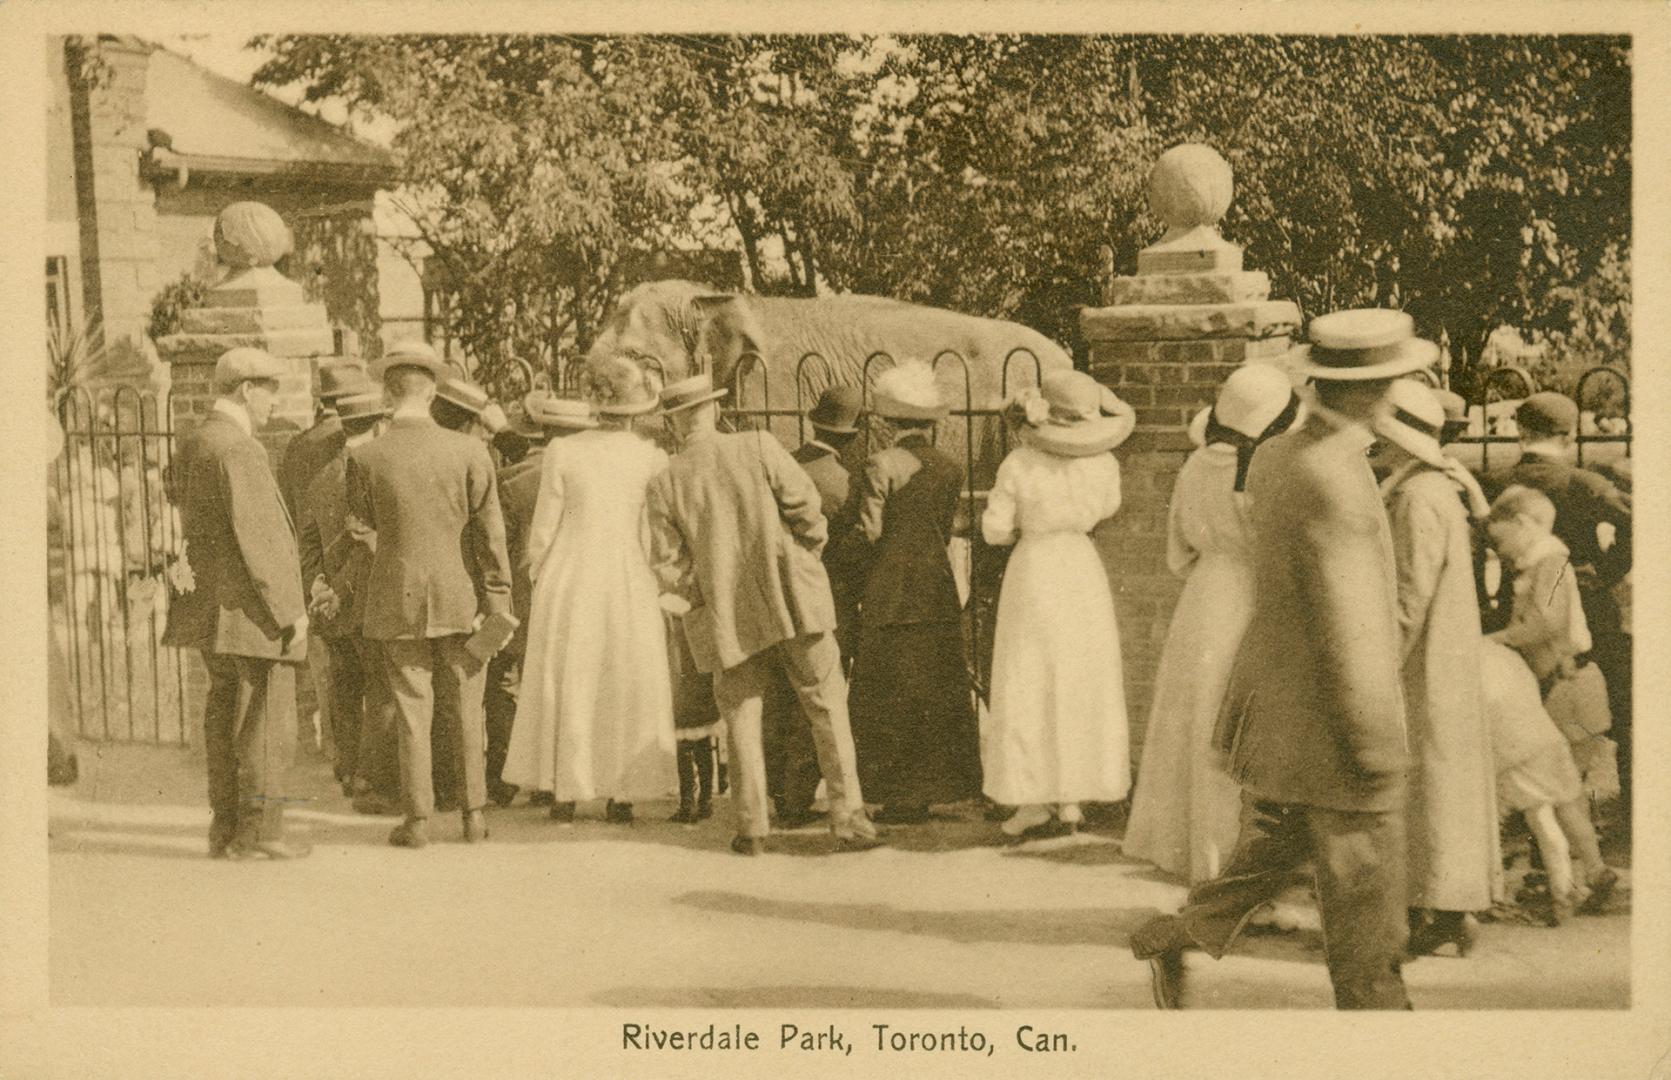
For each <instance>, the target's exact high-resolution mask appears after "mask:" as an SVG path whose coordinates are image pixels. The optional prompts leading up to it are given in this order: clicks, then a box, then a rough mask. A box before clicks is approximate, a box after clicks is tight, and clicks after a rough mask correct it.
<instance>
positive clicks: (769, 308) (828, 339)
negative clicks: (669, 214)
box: [586, 280, 1073, 490]
mask: <svg viewBox="0 0 1671 1080" xmlns="http://www.w3.org/2000/svg"><path fill="white" fill-rule="evenodd" d="M948 349H950V350H954V351H956V352H957V353H958V354H960V355H961V356H962V357H963V359H964V360H965V361H967V363H968V369H969V386H968V390H969V393H968V397H967V399H966V398H965V392H964V379H963V368H962V365H960V364H959V363H958V362H957V360H956V359H955V358H953V357H950V356H946V357H943V358H942V359H941V360H940V361H939V363H938V364H937V366H936V373H937V376H938V378H939V380H940V385H941V387H942V390H943V391H944V393H945V397H946V400H947V401H948V402H949V403H950V404H951V407H952V408H953V409H963V408H965V402H966V400H967V401H968V402H970V403H972V405H973V407H974V408H975V409H992V408H997V407H998V406H1000V405H1001V404H1002V402H1003V399H1004V395H1005V393H1006V392H1007V393H1009V394H1014V393H1015V392H1016V391H1017V390H1019V389H1021V388H1023V387H1026V386H1030V385H1034V384H1035V382H1036V381H1037V379H1038V378H1039V377H1040V376H1041V375H1042V374H1045V373H1048V372H1051V371H1056V370H1066V369H1070V368H1072V367H1073V361H1072V359H1071V358H1070V357H1069V356H1068V354H1067V352H1066V351H1064V350H1063V349H1062V347H1061V346H1059V345H1057V344H1056V343H1055V342H1053V341H1051V340H1050V339H1049V338H1047V337H1045V336H1044V335H1043V334H1040V333H1038V332H1037V331H1035V330H1032V329H1030V328H1028V327H1025V326H1021V325H1019V324H1017V323H1012V322H1005V321H1002V320H999V319H986V318H980V317H978V316H974V315H964V314H961V313H958V312H954V311H946V310H944V309H941V308H933V307H925V306H923V305H920V304H911V303H906V302H904V301H900V300H892V299H888V298H885V297H880V296H852V295H849V296H825V297H812V298H790V297H772V296H756V295H752V294H748V293H734V292H725V291H722V290H719V289H716V288H713V287H711V286H708V285H703V284H700V283H697V282H693V281H674V280H670V281H653V282H649V283H647V284H643V285H639V286H636V287H635V288H633V289H631V290H630V291H628V292H627V293H626V294H625V295H624V296H622V298H621V300H620V302H619V303H618V304H617V305H616V307H615V308H614V310H613V311H612V312H611V313H610V314H609V316H608V317H607V318H606V319H605V321H604V324H603V327H602V330H601V331H600V333H599V334H598V336H597V338H596V339H595V340H594V341H593V343H592V346H591V348H590V350H588V352H587V354H586V362H587V363H588V364H590V363H596V362H598V361H601V360H602V359H604V358H606V357H610V356H617V355H628V356H633V357H636V358H639V359H640V361H641V362H643V363H645V364H649V363H650V362H651V361H650V359H649V358H654V362H655V364H658V365H659V366H660V368H661V372H662V376H663V378H664V379H666V380H667V381H668V382H672V381H674V380H676V379H681V378H684V377H686V376H688V375H691V374H694V373H696V372H699V371H707V372H709V373H710V374H711V375H712V376H713V379H714V384H715V385H716V386H728V387H730V388H731V398H730V399H729V400H728V401H727V402H725V404H726V405H727V406H728V407H730V408H741V409H762V408H770V409H772V410H782V415H781V416H777V417H774V418H772V420H771V421H770V422H769V427H770V429H771V430H772V431H773V432H774V433H775V434H777V435H778V436H779V437H780V438H784V439H785V441H787V442H788V444H789V446H790V447H791V449H793V448H794V447H796V446H798V445H799V444H800V442H801V439H802V436H803V432H802V425H801V424H800V423H798V422H797V420H796V419H795V417H794V415H793V414H794V413H795V411H796V410H797V409H799V410H802V411H804V410H806V409H809V408H811V407H812V405H813V403H814V402H816V401H817V399H818V395H819V394H820V393H822V392H823V390H824V389H825V387H827V386H829V385H831V384H832V383H838V384H846V385H859V384H860V382H861V380H862V377H863V374H864V368H865V360H866V358H867V357H869V356H871V355H872V354H873V353H877V352H882V353H886V354H888V357H890V358H891V360H892V361H893V362H900V361H905V360H907V359H917V360H923V361H929V362H932V361H934V358H935V357H936V356H937V355H940V354H941V353H943V352H944V351H945V350H948ZM1017 349H1019V350H1022V351H1021V352H1018V353H1016V355H1015V358H1014V359H1013V360H1012V361H1010V363H1009V374H1008V379H1007V386H1006V385H1005V383H1006V379H1005V375H1004V366H1005V358H1006V357H1007V356H1009V355H1010V354H1011V352H1012V351H1014V350H1017ZM809 353H816V354H817V356H818V357H822V361H820V360H819V359H818V358H816V357H814V358H810V359H807V360H806V362H805V363H804V364H802V358H803V357H805V356H806V355H807V354H809ZM1034 357H1036V358H1037V365H1036V367H1035V364H1034V362H1033V358H1034ZM889 363H890V360H889V359H888V358H883V357H877V358H876V359H875V360H874V361H873V362H872V363H871V365H870V371H869V375H870V379H871V381H872V382H874V380H875V378H876V376H877V375H880V374H881V373H882V372H883V371H884V370H886V368H887V366H888V364H889ZM797 375H799V378H797ZM797 383H798V384H799V390H800V392H799V394H797ZM768 394H769V399H768ZM964 423H965V421H964V420H963V419H962V418H961V417H958V416H952V417H949V418H947V420H946V421H945V422H944V423H943V424H942V425H941V429H940V434H939V444H940V445H941V446H942V447H944V448H945V449H946V450H947V452H949V453H952V454H954V455H955V456H956V457H957V458H958V460H959V461H960V462H964V463H967V462H968V461H969V458H970V455H969V453H968V449H969V445H970V444H969V442H968V441H967V437H966V430H965V427H964ZM1001 428H1002V421H1001V420H999V419H998V418H997V417H995V416H994V417H981V418H978V419H977V420H976V421H975V430H974V440H973V447H974V454H973V461H974V470H973V474H972V479H973V480H974V487H975V488H976V490H981V489H984V488H986V487H988V486H990V484H991V480H992V477H993V475H994V473H995V472H996V470H997V466H998V461H999V459H1000V457H1001V453H1002V450H1003V445H1004V443H1003V440H1002V438H1001V436H1000V431H1001ZM877 448H879V446H877V445H876V444H875V443H873V442H869V441H867V440H865V439H860V440H856V441H855V444H854V447H853V448H852V449H851V451H850V456H851V457H852V458H853V459H854V460H850V461H848V462H847V464H848V465H849V467H850V468H851V467H854V466H857V465H859V464H861V463H862V455H863V454H864V453H865V451H866V450H867V449H877Z"/></svg>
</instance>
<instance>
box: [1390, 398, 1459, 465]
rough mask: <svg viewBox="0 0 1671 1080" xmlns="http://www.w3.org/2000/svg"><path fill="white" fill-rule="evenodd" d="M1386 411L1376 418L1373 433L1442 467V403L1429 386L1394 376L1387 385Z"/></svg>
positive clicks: (1443, 421) (1419, 457)
mask: <svg viewBox="0 0 1671 1080" xmlns="http://www.w3.org/2000/svg"><path fill="white" fill-rule="evenodd" d="M1387 404H1388V406H1389V408H1388V410H1387V411H1386V412H1385V413H1382V414H1381V415H1379V416H1377V417H1376V418H1375V422H1374V427H1375V433H1376V434H1377V435H1379V436H1380V437H1381V438H1383V439H1385V440H1387V441H1388V442H1390V443H1392V444H1393V445H1395V446H1399V447H1402V448H1403V449H1404V450H1406V451H1408V452H1409V454H1410V456H1411V457H1414V458H1415V459H1416V460H1418V461H1421V462H1424V463H1425V464H1428V465H1432V466H1433V467H1434V468H1436V469H1442V468H1444V467H1445V454H1444V451H1443V450H1441V449H1440V448H1439V434H1440V432H1442V431H1443V430H1444V429H1445V406H1444V403H1443V402H1441V401H1440V400H1439V397H1438V395H1436V394H1435V393H1434V392H1433V391H1432V390H1430V389H1428V388H1427V386H1426V385H1425V384H1424V383H1420V382H1417V381H1416V380H1415V379H1395V380H1394V381H1393V384H1392V386H1391V387H1389V388H1388V389H1387Z"/></svg>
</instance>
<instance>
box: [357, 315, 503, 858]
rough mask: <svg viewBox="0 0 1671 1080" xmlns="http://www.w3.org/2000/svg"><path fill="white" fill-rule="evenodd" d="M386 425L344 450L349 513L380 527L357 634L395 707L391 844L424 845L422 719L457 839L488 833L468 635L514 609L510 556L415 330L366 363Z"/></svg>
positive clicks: (475, 670) (487, 478)
mask: <svg viewBox="0 0 1671 1080" xmlns="http://www.w3.org/2000/svg"><path fill="white" fill-rule="evenodd" d="M371 372H372V376H373V377H374V378H380V379H382V381H383V389H384V392H385V393H386V394H387V395H388V401H389V406H390V412H391V416H390V422H389V429H388V430H387V431H386V432H384V433H383V434H382V435H380V436H378V437H377V438H376V439H373V440H372V441H371V442H369V443H367V444H366V445H364V446H360V447H356V448H355V449H354V451H353V452H352V453H351V454H350V455H349V457H348V512H349V513H350V514H352V515H353V516H354V517H355V518H356V519H357V520H358V522H360V523H363V525H364V526H365V527H367V528H370V529H372V530H373V531H375V532H376V533H377V553H376V555H375V556H374V557H373V559H372V563H371V572H370V574H369V576H368V578H367V582H366V598H365V599H366V603H365V615H364V631H363V632H364V634H365V636H366V637H367V638H370V639H371V640H373V641H374V642H376V643H377V646H378V650H379V652H380V653H381V654H382V661H383V670H384V672H385V673H386V674H387V676H388V679H389V685H390V690H391V691H392V693H393V694H394V699H395V710H396V714H397V716H398V717H399V727H398V738H399V746H400V766H401V796H402V801H403V802H404V803H405V821H403V822H402V823H401V824H400V825H398V826H396V827H395V829H394V831H393V832H391V833H390V834H389V843H391V844H394V845H395V846H396V847H411V848H419V847H423V846H425V845H426V844H428V843H429V818H430V817H431V815H432V814H433V812H434V810H435V802H434V791H433V788H432V784H433V779H432V775H433V774H432V770H431V762H430V737H431V728H432V725H433V724H435V723H441V724H444V725H446V727H447V731H446V737H447V740H448V742H449V743H450V744H451V745H453V746H454V747H455V748H456V750H455V752H456V753H457V755H458V760H459V762H460V763H461V765H462V767H461V769H460V776H459V779H458V782H457V788H458V794H457V798H458V804H459V809H460V811H461V812H462V814H463V823H464V839H465V840H466V841H469V842H476V841H480V840H485V839H487V823H486V819H485V817H484V815H483V813H482V807H483V806H485V805H486V803H487V781H486V775H485V773H486V770H485V767H484V765H485V753H484V747H483V738H484V732H483V718H482V690H483V679H484V677H485V673H486V670H485V666H484V665H483V664H482V663H481V662H480V661H479V660H478V659H477V658H476V657H475V656H474V655H472V653H471V651H470V649H469V648H467V647H466V642H467V641H468V640H469V638H470V636H471V633H472V632H473V631H474V630H475V629H476V628H477V627H478V626H479V625H480V624H481V621H482V619H483V618H484V617H492V616H505V615H508V614H509V612H510V604H511V596H510V593H511V583H510V561H509V559H508V557H507V556H506V554H505V525H504V520H503V518H502V516H501V513H500V509H499V492H498V486H497V484H496V482H495V477H494V471H493V462H492V461H491V460H490V459H489V457H488V452H487V445H486V444H485V443H483V442H482V441H481V440H480V439H477V438H472V437H471V436H468V435H463V434H460V433H459V432H456V431H448V430H447V429H445V428H443V427H441V426H440V425H439V424H437V423H436V422H435V420H434V418H433V417H432V416H431V415H430V404H431V402H432V401H433V400H434V398H435V387H436V384H437V383H438V382H439V381H440V380H441V379H444V378H446V377H447V368H446V365H445V364H444V363H443V361H442V360H441V358H440V357H439V356H438V355H437V354H436V352H435V350H434V349H433V348H431V347H430V346H429V345H427V344H425V343H423V342H417V341H414V342H404V343H401V344H398V345H395V346H392V347H391V348H390V350H389V352H387V353H386V354H385V355H384V356H383V357H382V359H380V360H378V361H377V362H376V363H374V364H373V365H372V369H371Z"/></svg>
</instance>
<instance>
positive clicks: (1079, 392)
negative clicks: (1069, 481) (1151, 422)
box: [1012, 371, 1137, 457]
mask: <svg viewBox="0 0 1671 1080" xmlns="http://www.w3.org/2000/svg"><path fill="white" fill-rule="evenodd" d="M1012 404H1013V405H1014V406H1015V407H1016V409H1017V411H1018V412H1019V413H1020V418H1021V419H1022V422H1023V423H1024V424H1025V430H1026V432H1027V442H1028V444H1029V445H1031V446H1035V447H1037V448H1038V449H1040V450H1043V451H1045V452H1046V453H1051V454H1056V455H1058V456H1060V457H1090V456H1092V455H1094V454H1106V453H1107V452H1108V451H1110V450H1112V449H1114V448H1115V447H1117V446H1119V445H1120V444H1121V443H1123V442H1125V441H1126V438H1127V437H1128V436H1130V435H1131V432H1132V429H1133V428H1135V427H1136V426H1137V414H1136V413H1135V412H1134V411H1133V410H1132V407H1131V406H1130V405H1127V404H1126V403H1125V402H1123V401H1121V400H1120V399H1119V397H1118V396H1117V395H1116V394H1115V393H1114V391H1112V390H1110V389H1109V388H1108V387H1106V386H1104V385H1102V384H1101V383H1099V382H1097V381H1096V380H1095V379H1093V378H1091V377H1090V376H1089V375H1087V374H1085V373H1084V372H1082V371H1052V372H1050V373H1049V374H1047V375H1046V376H1045V377H1044V379H1043V381H1041V382H1040V383H1039V385H1038V386H1037V387H1036V388H1029V389H1027V390H1023V391H1022V392H1021V393H1020V394H1019V395H1017V397H1016V398H1015V400H1014V402H1013V403H1012Z"/></svg>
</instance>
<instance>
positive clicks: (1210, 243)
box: [1137, 143, 1242, 274]
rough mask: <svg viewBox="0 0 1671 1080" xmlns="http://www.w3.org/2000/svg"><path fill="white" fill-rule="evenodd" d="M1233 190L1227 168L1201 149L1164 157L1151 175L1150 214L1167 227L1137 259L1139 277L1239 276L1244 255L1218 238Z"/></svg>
mask: <svg viewBox="0 0 1671 1080" xmlns="http://www.w3.org/2000/svg"><path fill="white" fill-rule="evenodd" d="M1235 190H1236V188H1235V181H1234V178H1233V176H1232V174H1231V171H1230V163H1229V162H1227V161H1225V160H1224V158H1223V156H1221V155H1220V154H1219V152H1218V151H1217V150H1214V149H1213V148H1212V147H1210V146H1207V145H1205V144H1204V143H1184V144H1183V145H1181V146H1174V147H1173V148H1172V149H1170V150H1168V151H1167V152H1166V153H1164V154H1162V155H1161V156H1160V160H1159V161H1157V162H1155V167H1154V169H1153V170H1151V171H1150V173H1149V210H1150V211H1151V212H1152V213H1153V214H1154V215H1155V216H1156V217H1158V218H1160V219H1161V220H1162V221H1164V222H1165V223H1166V235H1165V236H1163V237H1161V238H1160V239H1159V240H1158V241H1156V242H1155V243H1153V244H1150V245H1149V246H1148V247H1146V248H1144V249H1143V250H1142V251H1140V252H1138V253H1137V272H1138V273H1139V274H1163V273H1200V272H1202V271H1214V272H1217V273H1221V274H1223V273H1235V272H1237V271H1239V270H1241V268H1242V249H1241V248H1239V247H1237V246H1236V245H1235V244H1232V243H1230V241H1228V240H1226V239H1224V237H1222V236H1220V235H1219V233H1218V223H1219V222H1220V221H1221V220H1223V218H1224V214H1225V211H1227V210H1229V209H1230V198H1231V196H1232V195H1234V194H1235Z"/></svg>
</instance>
